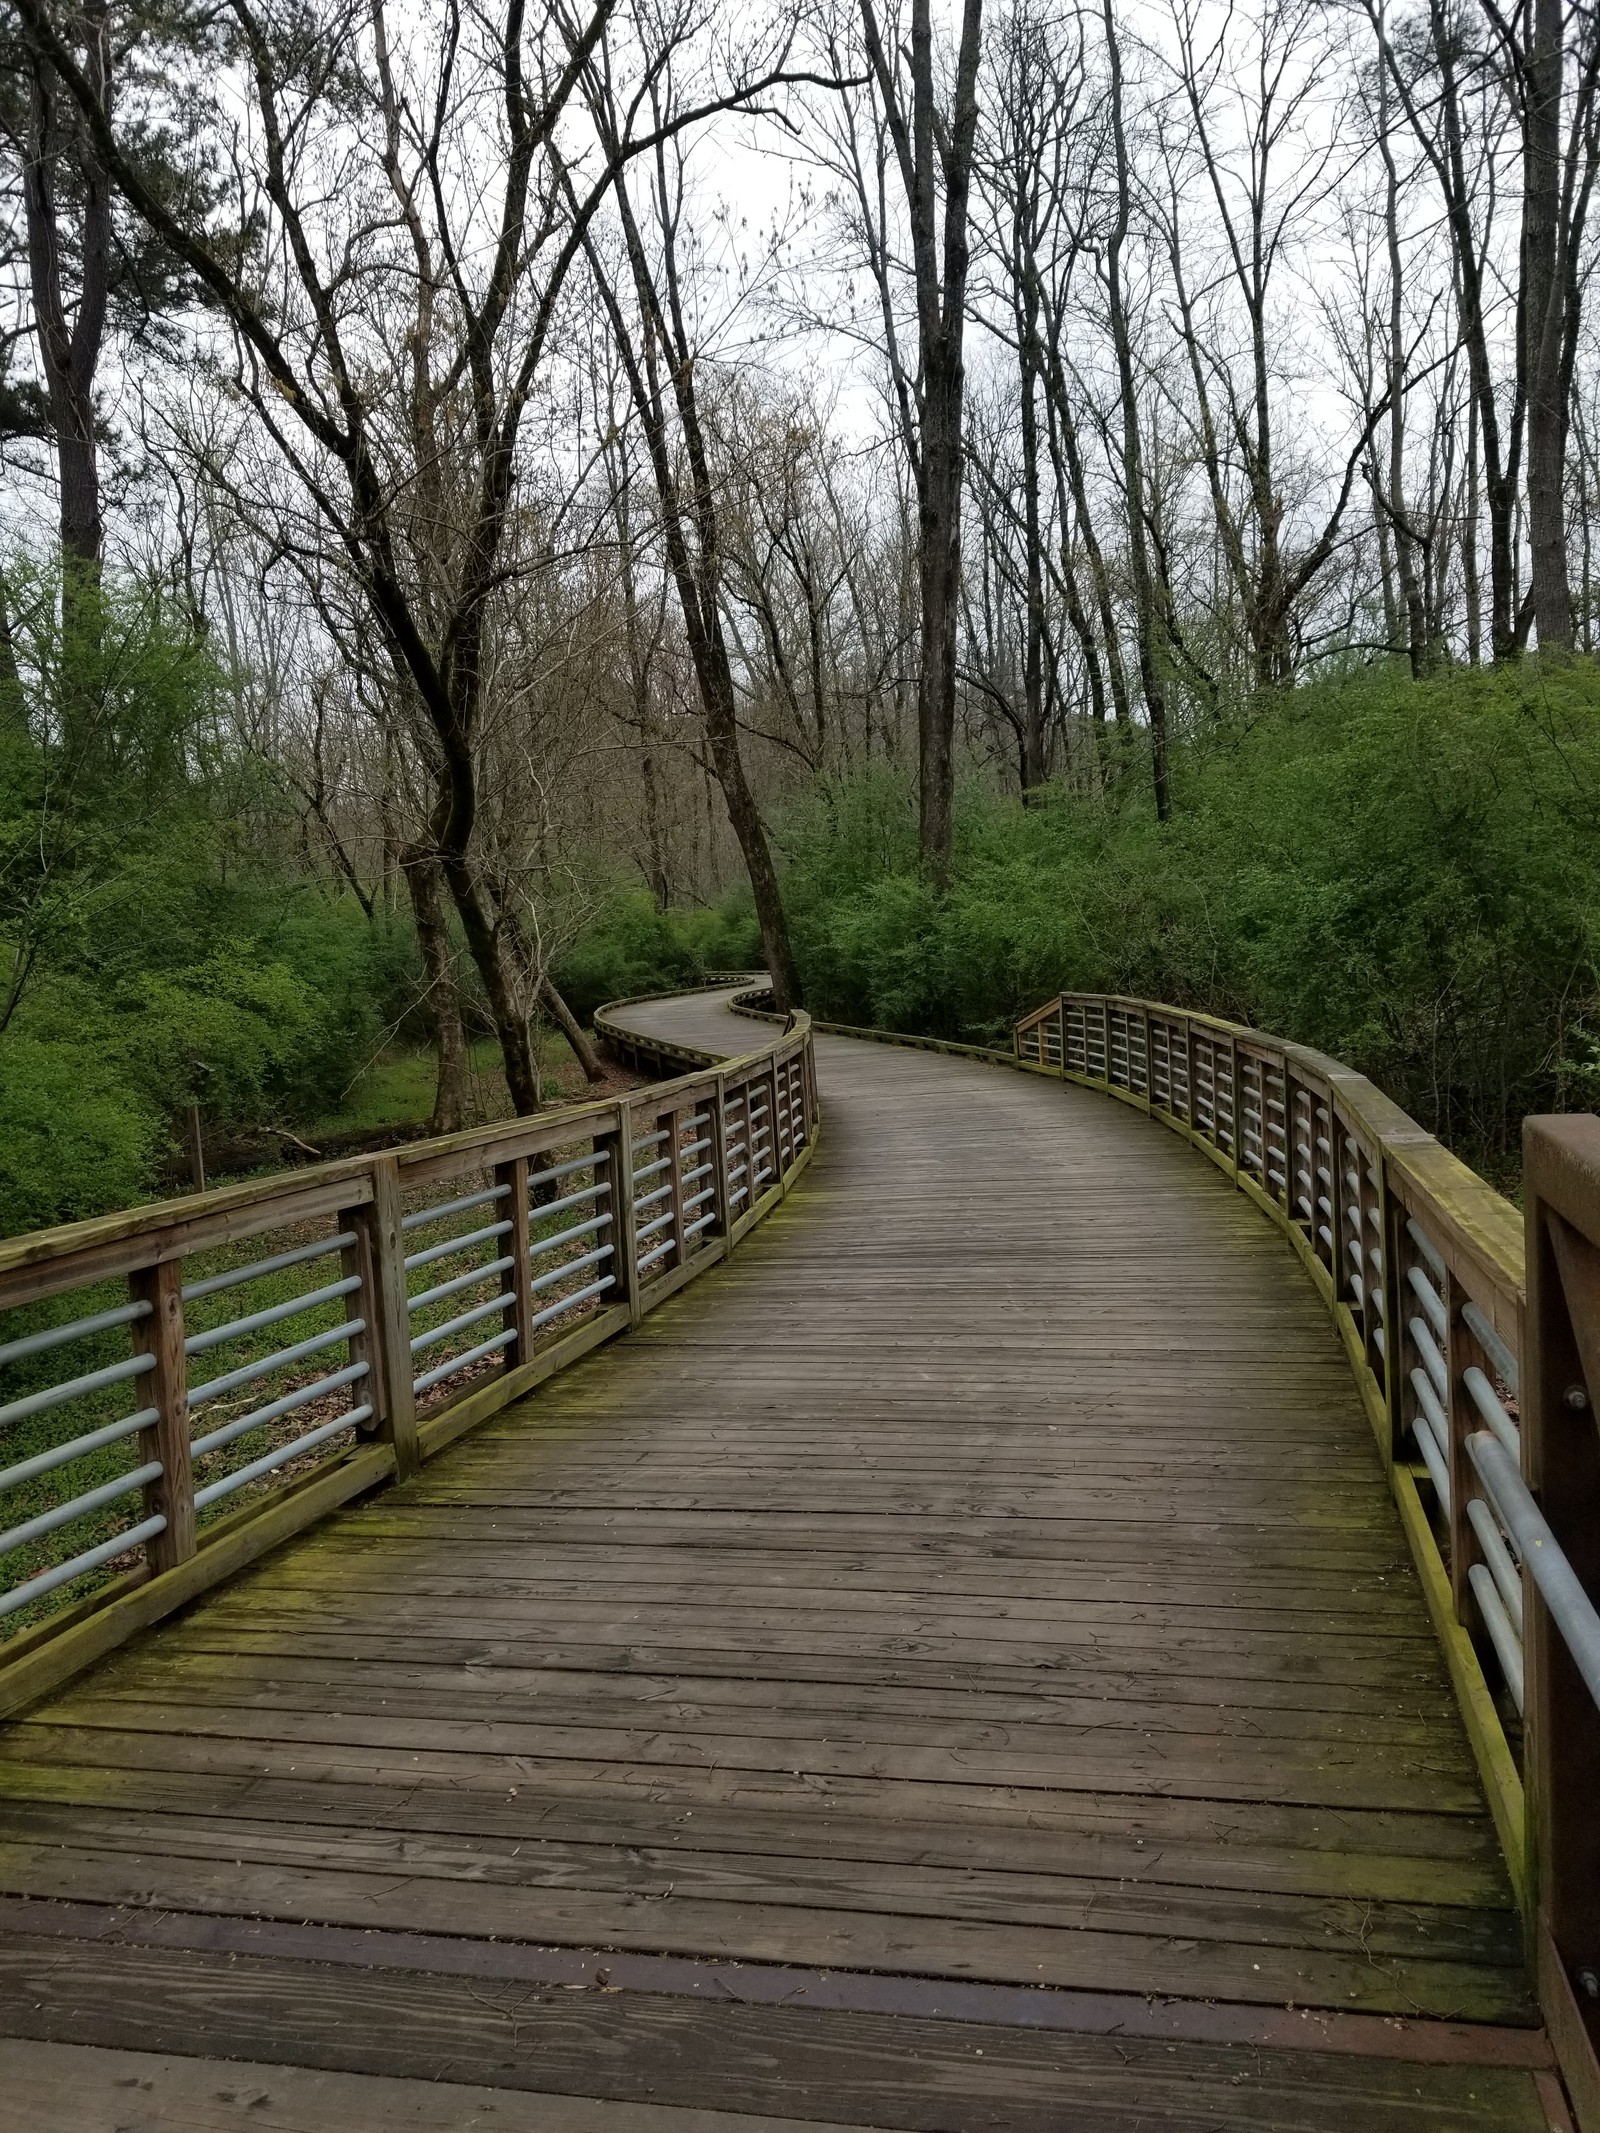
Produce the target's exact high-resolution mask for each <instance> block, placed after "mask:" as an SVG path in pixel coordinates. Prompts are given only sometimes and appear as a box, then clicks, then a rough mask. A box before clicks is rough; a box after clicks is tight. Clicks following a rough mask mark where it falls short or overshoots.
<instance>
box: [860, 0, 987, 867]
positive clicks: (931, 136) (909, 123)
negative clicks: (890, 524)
mask: <svg viewBox="0 0 1600 2133" xmlns="http://www.w3.org/2000/svg"><path fill="white" fill-rule="evenodd" d="M982 19H983V10H982V4H981V0H964V5H963V8H962V17H961V44H960V49H959V51H958V53H957V57H956V81H955V105H954V109H953V111H952V113H951V116H950V123H949V125H948V126H947V127H946V126H941V124H940V120H939V114H938V111H937V109H936V102H937V97H936V89H935V68H934V45H933V18H932V11H931V4H930V0H912V7H911V50H910V79H911V109H910V112H909V114H908V113H907V112H906V110H905V107H904V103H903V101H902V98H901V95H900V84H899V79H898V74H897V70H896V67H895V66H893V65H892V64H891V61H890V55H889V54H888V52H887V51H886V50H885V48H884V44H883V39H882V37H881V35H880V33H879V29H878V20H877V16H876V14H875V12H874V10H873V6H872V0H861V24H862V29H863V32H864V34H865V39H866V47H867V57H868V60H869V61H870V63H871V66H872V71H873V75H874V77H875V79H876V82H877V86H878V95H879V98H880V101H881V103H882V107H883V115H884V119H885V122H886V124H887V125H888V128H889V132H890V135H891V137H892V139H893V141H894V147H895V155H896V159H897V161H898V163H899V166H900V177H901V183H902V184H903V186H904V187H905V193H906V204H907V206H908V208H909V210H910V228H911V257H912V273H913V279H914V282H915V287H916V302H917V348H918V355H919V359H920V379H919V383H920V394H919V405H918V416H919V422H918V435H917V437H916V440H915V444H916V452H915V467H914V471H915V474H916V479H917V544H918V569H917V585H918V591H919V594H920V600H921V631H920V652H921V657H920V662H919V668H918V676H917V760H918V782H919V829H918V835H919V842H920V846H921V852H922V863H923V866H924V867H925V868H926V870H927V873H928V876H929V879H930V880H931V881H932V882H933V884H934V886H935V887H936V888H940V889H942V888H944V887H945V886H946V885H947V884H948V882H949V879H950V861H951V848H952V840H953V832H954V800H955V720H956V643H957V629H958V625H959V621H960V614H961V492H962V486H963V482H962V473H963V464H962V412H963V399H964V396H965V389H966V371H965V366H964V360H963V352H962V342H963V334H964V331H965V327H966V310H967V268H968V262H969V258H970V247H969V242H968V232H967V203H968V197H969V192H970V187H971V180H972V147H973V140H974V137H975V135H976V132H977V124H978V60H979V48H980V39H981V31H982ZM897 56H898V55H897ZM941 174H942V176H943V179H944V228H943V232H942V236H941V231H940V228H939V178H940V175H941Z"/></svg>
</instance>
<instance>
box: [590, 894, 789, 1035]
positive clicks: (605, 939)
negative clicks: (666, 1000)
mask: <svg viewBox="0 0 1600 2133" xmlns="http://www.w3.org/2000/svg"><path fill="white" fill-rule="evenodd" d="M761 966H762V957H761V934H760V930H759V928H758V927H757V925H756V921H755V910H754V907H753V905H752V904H751V901H750V897H749V892H748V891H742V892H736V893H735V894H733V895H731V896H729V897H727V898H725V899H724V901H723V902H722V903H720V904H716V905H713V906H711V907H709V908H705V907H702V908H700V909H697V910H673V911H666V912H661V911H658V910H657V909H656V907H655V905H654V903H653V902H652V901H651V899H650V897H649V896H648V895H647V894H646V893H645V892H644V891H643V890H642V889H640V890H619V891H618V892H617V893H616V895H615V896H614V898H613V899H612V901H611V903H610V904H609V905H608V907H607V908H606V910H605V911H604V912H603V913H602V914H601V916H600V918H599V919H598V920H597V921H596V922H595V924H594V925H592V926H591V927H590V928H589V929H588V931H587V932H586V933H584V934H583V936H582V937H581V938H580V939H579V940H578V941H577V942H576V943H575V944H574V945H573V947H572V948H570V949H569V950H568V952H567V953H566V955H564V956H563V957H562V958H561V960H560V962H559V963H558V964H557V966H556V971H555V980H556V983H557V985H558V986H559V987H560V988H561V991H562V994H563V996H564V997H565V999H566V1002H567V1005H568V1006H569V1007H570V1008H571V1009H572V1011H573V1013H574V1014H575V1015H576V1016H577V1017H578V1019H579V1021H580V1022H587V1021H588V1020H589V1019H590V1017H591V1016H592V1015H593V1013H594V1011H595V1009H596V1008H597V1007H599V1006H601V1005H602V1004H603V1003H604V1002H605V1001H607V1000H618V999H622V998H625V997H626V996H627V995H628V994H630V993H640V992H657V991H660V990H662V989H664V988H665V987H668V986H672V985H695V984H698V983H699V982H700V980H701V979H702V978H704V977H706V976H707V975H708V974H710V975H716V974H718V973H720V972H723V971H729V970H759V969H760V968H761Z"/></svg>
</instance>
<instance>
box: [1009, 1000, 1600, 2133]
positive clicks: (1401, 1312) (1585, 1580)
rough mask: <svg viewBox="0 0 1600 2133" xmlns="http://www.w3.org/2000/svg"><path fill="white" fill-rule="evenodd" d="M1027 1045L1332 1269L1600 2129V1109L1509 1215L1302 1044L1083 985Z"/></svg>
mask: <svg viewBox="0 0 1600 2133" xmlns="http://www.w3.org/2000/svg"><path fill="white" fill-rule="evenodd" d="M1013 1045H1014V1048H1015V1052H1016V1056H1017V1060H1018V1063H1019V1064H1020V1065H1024V1066H1029V1067H1031V1068H1033V1070H1034V1071H1036V1072H1037V1071H1041V1070H1042V1071H1045V1072H1049V1073H1059V1074H1060V1075H1061V1076H1062V1078H1063V1079H1064V1080H1068V1081H1073V1082H1077V1083H1079V1084H1081V1085H1083V1086H1086V1087H1090V1088H1097V1089H1103V1090H1105V1091H1106V1092H1107V1093H1108V1094H1110V1095H1112V1096H1115V1097H1117V1098H1119V1099H1120V1100H1121V1101H1123V1102H1125V1103H1131V1104H1133V1105H1135V1106H1136V1107H1137V1108H1139V1109H1141V1110H1144V1111H1146V1112H1148V1113H1149V1114H1150V1115H1151V1116H1152V1117H1155V1118H1158V1119H1159V1120H1160V1121H1161V1122H1162V1123H1163V1124H1164V1125H1166V1126H1168V1127H1170V1128H1172V1129H1173V1130H1175V1131H1176V1132H1178V1133H1180V1134H1181V1135H1183V1136H1184V1137H1185V1138H1187V1139H1188V1140H1189V1141H1190V1142H1191V1144H1193V1145H1194V1146H1195V1147H1196V1148H1198V1149H1200V1150H1201V1151H1202V1152H1203V1153H1204V1154H1206V1155H1207V1156H1208V1157H1210V1159H1211V1160H1212V1161H1213V1162H1215V1163H1217V1164H1218V1165H1219V1167H1220V1168H1222V1169H1223V1170H1224V1171H1225V1172H1227V1173H1228V1174H1230V1175H1231V1176H1232V1178H1233V1180H1234V1182H1235V1184H1236V1185H1237V1186H1238V1187H1239V1188H1240V1189H1241V1190H1242V1191H1243V1192H1245V1193H1246V1194H1247V1195H1248V1196H1249V1197H1250V1198H1251V1199H1253V1200H1254V1201H1255V1202H1256V1204H1257V1205H1258V1206H1259V1207H1261V1208H1262V1210H1263V1211H1264V1212H1265V1213H1267V1214H1268V1215H1270V1216H1271V1217H1272V1218H1273V1220H1274V1221H1275V1222H1276V1223H1277V1224H1278V1226H1279V1227H1280V1228H1281V1229H1282V1230H1283V1231H1284V1232H1285V1234H1286V1235H1287V1236H1288V1238H1289V1240H1290V1242H1291V1243H1292V1244H1293V1246H1294V1247H1295V1249H1296V1251H1297V1253H1298V1255H1299V1257H1300V1259H1301V1261H1302V1263H1303V1265H1304V1266H1305V1267H1306V1269H1307V1271H1308V1272H1309V1273H1310V1275H1311V1276H1312V1279H1313V1280H1314V1281H1315V1283H1316V1285H1317V1287H1318V1290H1319V1292H1320V1293H1321V1295H1322V1297H1323V1300H1324V1302H1325V1303H1326V1304H1327V1305H1328V1307H1329V1309H1330V1311H1331V1313H1332V1316H1333V1319H1334V1323H1335V1325H1336V1326H1337V1327H1338V1329H1339V1332H1340V1334H1341V1335H1342V1337H1343V1340H1344V1346H1345V1350H1346V1354H1347V1356H1348V1358H1349V1361H1350V1364H1351V1367H1352V1370H1353V1371H1354V1374H1355V1379H1356V1384H1357V1387H1358V1389H1359V1390H1360V1393H1361V1396H1362V1400H1363V1403H1364V1405H1365V1407H1366V1409H1367V1414H1368V1418H1369V1420H1370V1421H1371V1423H1372V1425H1373V1429H1374V1433H1375V1434H1376V1436H1377V1440H1378V1445H1379V1448H1380V1451H1381V1453H1382V1455H1383V1460H1384V1465H1385V1468H1386V1470H1387V1472H1388V1476H1389V1480H1390V1485H1391V1488H1392V1490H1393V1493H1394V1497H1395V1500H1396V1503H1397V1505H1398V1507H1399V1511H1400V1515H1401V1521H1402V1524H1403V1526H1404V1528H1405V1532H1406V1537H1407V1540H1408V1541H1409V1543H1410V1546H1411V1550H1412V1553H1413V1556H1414V1558H1415V1560H1416V1564H1417V1569H1418V1572H1419V1575H1420V1577H1421V1581H1422V1587H1423V1592H1424V1595H1425V1597H1426V1599H1427V1603H1428V1608H1429V1612H1430V1615H1431V1617H1432V1619H1433V1624H1434V1628H1435V1630H1436V1632H1437V1633H1438V1636H1439V1639H1440V1642H1441V1644H1442V1646H1443V1649H1444V1654H1445V1658H1446V1661H1447V1663H1448V1666H1449V1669H1450V1674H1451V1678H1452V1682H1453V1685H1454V1687H1455V1691H1456V1695H1457V1698H1458V1700H1459V1702H1460V1705H1461V1709H1462V1714H1463V1717H1464V1719H1465V1721H1466V1727H1467V1733H1468V1737H1469V1739H1470V1741H1471V1744H1472V1747H1473V1751H1474V1754H1475V1756H1476V1758H1477V1762H1478V1767H1479V1770H1480V1772H1481V1774H1482V1777H1483V1780H1484V1786H1485V1790H1486V1793H1487V1795H1488V1799H1489V1804H1490V1808H1491V1811H1492V1813H1493V1815H1494V1819H1495V1823H1496V1827H1497V1830H1498V1832H1499V1835H1500V1839H1501V1842H1502V1845H1503V1847H1504V1850H1505V1854H1506V1860H1507V1865H1508V1867H1509V1869H1510V1872H1511V1877H1512V1881H1513V1884H1514V1886H1515V1888H1516V1891H1517V1895H1518V1898H1519V1901H1520V1903H1521V1905H1522V1908H1523V1915H1524V1919H1525V1922H1526V1925H1527V1928H1528V1937H1529V1948H1530V1956H1531V1958H1532V1961H1533V1964H1534V1967H1535V1972H1536V1977H1537V1982H1538V1989H1539V1995H1540V1999H1541V2003H1542V2005H1543V2007H1544V2011H1545V2017H1546V2021H1547V2024H1548V2026H1549V2030H1550V2034H1551V2039H1552V2042H1553V2044H1554V2046H1555V2049H1556V2053H1557V2057H1558V2059H1559V2061H1560V2064H1561V2068H1562V2072H1563V2074H1564V2075H1565V2077H1566V2079H1567V2082H1568V2086H1569V2089H1570V2090H1571V2093H1572V2095H1573V2099H1574V2102H1575V2104H1576V2105H1577V2111H1578V2118H1579V2122H1580V2124H1581V2125H1582V2126H1583V2127H1584V2128H1585V2129H1586V2133H1589V2129H1592V2128H1600V2058H1597V2055H1596V2048H1595V2047H1596V2041H1597V2039H1600V1815H1597V1814H1596V1812H1595V1807H1594V1801H1595V1797H1596V1795H1597V1793H1600V1607H1597V1604H1596V1603H1597V1601H1600V1436H1597V1433H1596V1429H1595V1426H1594V1425H1595V1417H1596V1414H1597V1411H1600V1119H1596V1118H1594V1117H1592V1116H1591V1117H1587V1118H1574V1117H1567V1118H1560V1119H1529V1120H1528V1121H1527V1123H1526V1126H1525V1129H1524V1144H1525V1164H1524V1180H1525V1188H1526V1206H1525V1209H1524V1210H1523V1212H1522V1213H1520V1214H1519V1212H1518V1210H1517V1209H1516V1208H1515V1207H1513V1206H1512V1205H1511V1203H1510V1201H1508V1200H1507V1199H1505V1198H1504V1197H1503V1196H1502V1195H1501V1194H1500V1193H1497V1192H1496V1191H1495V1190H1494V1188H1493V1187H1492V1186H1490V1185H1489V1184H1488V1183H1486V1181H1485V1180H1484V1179H1482V1178H1480V1177H1479V1176H1478V1175H1477V1173H1476V1172H1475V1171H1473V1170H1471V1169H1469V1168H1468V1166H1467V1165H1466V1164H1465V1163H1463V1162H1462V1161H1461V1160H1460V1159H1459V1158H1458V1157H1457V1156H1455V1155H1453V1154H1452V1153H1451V1152H1450V1151H1449V1150H1448V1149H1447V1148H1445V1147H1443V1146H1442V1145H1441V1144H1440V1142H1439V1141H1438V1140H1436V1139H1435V1137H1434V1136H1433V1135H1432V1134H1431V1133H1429V1132H1428V1131H1427V1130H1426V1129H1425V1128H1424V1127H1422V1126H1420V1125H1418V1123H1417V1122H1416V1120H1415V1119H1412V1118H1410V1117H1408V1116H1407V1115H1406V1113H1405V1112H1404V1111H1402V1110H1401V1108H1400V1106H1399V1105H1398V1104H1396V1103H1395V1102H1394V1101H1393V1100H1392V1099H1391V1098H1390V1097H1388V1096H1386V1095H1385V1094H1384V1093H1383V1091H1382V1090H1381V1089H1379V1088H1377V1087H1376V1086H1375V1085H1374V1084H1373V1083H1372V1082H1371V1081H1369V1080H1368V1079H1367V1078H1366V1077H1365V1076H1364V1075H1362V1074H1358V1073H1356V1072H1355V1071H1354V1070H1353V1069H1351V1068H1349V1067H1347V1066H1345V1065H1344V1064H1343V1063H1342V1062H1341V1061H1339V1060H1337V1059H1331V1058H1329V1057H1328V1055H1327V1054H1326V1053H1323V1052H1318V1051H1315V1050H1313V1049H1312V1048H1311V1047H1310V1046H1308V1045H1301V1044H1296V1043H1294V1042H1292V1041H1290V1040H1288V1039H1285V1038H1280V1037H1274V1036H1271V1035H1268V1034H1266V1033H1265V1032H1263V1031H1261V1030H1257V1029H1252V1028H1250V1027H1248V1026H1246V1025H1244V1024H1241V1023H1236V1022H1230V1021H1226V1020H1224V1019H1223V1018H1222V1017H1220V1016H1217V1015H1209V1014H1205V1013H1202V1012H1199V1011H1197V1010H1194V1009H1189V1008H1179V1007H1173V1006H1169V1005H1167V1004H1165V1003H1163V1002H1160V1001H1153V1000H1144V999H1139V998H1133V997H1128V996H1124V995H1119V994H1111V993H1082V992H1064V993H1059V994H1057V995H1056V997H1055V998H1054V999H1052V1000H1048V1001H1046V1002H1045V1003H1044V1004H1043V1005H1042V1006H1041V1007H1038V1008H1035V1009H1034V1010H1033V1011H1032V1012H1031V1013H1029V1014H1027V1015H1025V1016H1023V1017H1022V1018H1021V1019H1020V1020H1019V1021H1018V1022H1017V1024H1016V1025H1015V1028H1014V1032H1013ZM1352 1232H1353V1234H1352ZM1525 1655H1526V1656H1525ZM1496 1683H1498V1692H1497V1690H1496V1687H1495V1686H1494V1684H1496ZM1518 1720H1520V1721H1521V1722H1522V1723H1521V1728H1520V1731H1521V1756H1520V1767H1519V1758H1518V1756H1517V1755H1516V1754H1514V1753H1513V1749H1512V1745H1511V1738H1512V1736H1513V1735H1515V1733H1516V1732H1517V1731H1518V1726H1517V1721H1518Z"/></svg>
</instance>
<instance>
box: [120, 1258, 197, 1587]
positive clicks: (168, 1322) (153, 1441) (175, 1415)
mask: <svg viewBox="0 0 1600 2133" xmlns="http://www.w3.org/2000/svg"><path fill="white" fill-rule="evenodd" d="M129 1289H130V1292H131V1295H132V1300H133V1301H134V1302H135V1303H147V1304H149V1306H150V1313H149V1316H148V1317H147V1318H141V1319H138V1320H136V1321H135V1324H134V1329H133V1333H134V1345H135V1347H136V1349H137V1350H138V1352H139V1353H140V1354H142V1355H149V1356H153V1357H154V1359H155V1367H154V1369H153V1370H150V1371H147V1372H146V1373H145V1374H144V1375H143V1376H142V1377H141V1378H139V1379H138V1380H137V1383H138V1387H139V1399H140V1402H141V1404H142V1405H143V1406H145V1407H153V1408H154V1409H155V1411H156V1420H155V1421H154V1422H153V1423H151V1424H150V1426H149V1427H148V1428H147V1429H142V1430H140V1432H139V1461H140V1464H141V1465H148V1463H149V1462H150V1461H151V1460H152V1459H159V1460H160V1462H161V1472H160V1473H159V1474H158V1475H157V1476H156V1478H155V1479H154V1480H153V1481H149V1482H146V1484H145V1488H144V1515H145V1517H146V1518H164V1519H165V1520H166V1526H165V1528H164V1529H163V1530H162V1531H161V1532H160V1533H157V1534H154V1535H152V1537H151V1538H150V1539H149V1540H148V1541H146V1543H145V1557H146V1560H147V1561H148V1563H149V1565H150V1574H151V1576H152V1577H159V1576H160V1574H161V1573H162V1571H164V1570H173V1569H176V1568H177V1566H178V1564H179V1563H185V1562H187V1561H188V1560H189V1557H190V1556H191V1555H193V1554H194V1550H195V1520H194V1477H193V1474H192V1472H191V1470H190V1458H189V1372H188V1359H187V1357H186V1356H185V1354H184V1352H183V1262H182V1261H181V1260H179V1259H163V1260H161V1261H160V1262H159V1263H158V1264H157V1265H155V1266H153V1267H147V1268H145V1269H144V1270H143V1271H142V1272H140V1273H137V1274H135V1275H134V1276H133V1277H132V1279H131V1280H130V1282H129Z"/></svg>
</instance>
